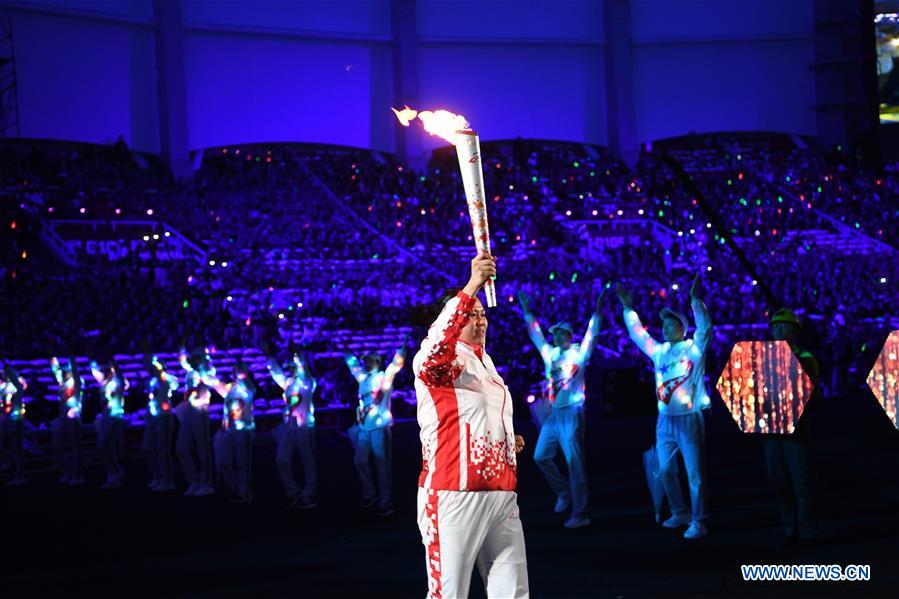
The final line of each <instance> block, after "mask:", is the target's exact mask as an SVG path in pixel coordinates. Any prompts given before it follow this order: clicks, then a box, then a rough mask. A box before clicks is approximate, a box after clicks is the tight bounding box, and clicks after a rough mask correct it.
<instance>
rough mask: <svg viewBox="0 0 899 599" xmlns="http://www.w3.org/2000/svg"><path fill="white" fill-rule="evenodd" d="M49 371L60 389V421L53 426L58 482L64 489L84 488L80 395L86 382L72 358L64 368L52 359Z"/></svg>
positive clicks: (68, 359) (63, 364) (66, 362)
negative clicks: (76, 368)
mask: <svg viewBox="0 0 899 599" xmlns="http://www.w3.org/2000/svg"><path fill="white" fill-rule="evenodd" d="M50 370H52V371H53V378H55V379H56V383H57V384H58V385H59V390H58V391H57V397H58V398H59V418H58V419H57V421H56V423H55V424H54V426H53V449H54V453H55V454H56V456H57V461H58V462H59V465H60V468H61V469H62V478H60V479H59V482H60V483H62V484H64V485H83V484H84V475H83V473H82V471H81V468H82V457H81V394H82V390H83V389H84V379H83V378H82V377H81V376H79V375H78V373H77V372H76V370H75V361H74V360H73V359H72V358H67V359H66V360H65V362H63V363H62V364H60V362H59V360H58V359H57V358H56V357H53V358H50ZM67 448H68V449H67Z"/></svg>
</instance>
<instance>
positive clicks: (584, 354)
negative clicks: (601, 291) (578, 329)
mask: <svg viewBox="0 0 899 599" xmlns="http://www.w3.org/2000/svg"><path fill="white" fill-rule="evenodd" d="M601 321H602V316H600V315H599V314H598V313H594V314H593V315H592V316H591V317H590V322H589V323H588V324H587V332H586V333H584V340H583V341H582V342H581V351H580V356H579V358H578V362H579V363H580V366H581V367H583V366H584V364H586V363H587V362H588V361H589V360H590V356H592V355H593V350H594V349H595V348H596V340H597V339H599V326H600V322H601Z"/></svg>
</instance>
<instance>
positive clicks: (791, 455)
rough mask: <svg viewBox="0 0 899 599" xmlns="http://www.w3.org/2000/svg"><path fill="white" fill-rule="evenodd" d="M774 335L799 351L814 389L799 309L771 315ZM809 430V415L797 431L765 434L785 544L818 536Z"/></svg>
mask: <svg viewBox="0 0 899 599" xmlns="http://www.w3.org/2000/svg"><path fill="white" fill-rule="evenodd" d="M769 328H770V330H771V336H772V337H774V339H776V340H778V341H786V342H787V343H789V344H790V349H792V350H793V353H794V354H795V355H796V358H797V359H798V360H799V363H800V364H801V365H802V369H803V370H804V371H805V373H806V374H807V375H808V377H809V378H810V379H811V380H812V382H813V383H814V384H815V388H816V390H815V392H814V393H813V394H812V397H811V398H810V399H812V400H813V399H814V397H815V395H817V394H818V391H817V386H818V380H819V378H820V370H819V368H818V360H816V359H815V356H813V355H812V354H811V352H809V351H808V350H806V349H803V348H802V347H800V345H799V344H798V338H799V333H800V332H801V331H802V322H801V321H800V320H799V317H798V316H796V313H795V312H793V311H792V310H790V309H788V308H781V309H780V310H778V311H777V312H775V313H774V314H773V315H772V316H771V321H770V322H769ZM809 445H810V430H809V425H808V418H804V419H802V420H800V421H799V424H798V425H797V427H796V431H795V432H794V433H792V434H789V435H764V437H763V441H762V446H763V447H764V450H765V464H766V465H767V467H768V479H769V480H770V481H771V486H772V487H773V488H774V495H775V498H776V500H777V505H778V507H779V508H780V515H781V519H782V520H783V524H784V544H785V545H795V544H799V543H803V544H808V543H810V542H812V541H813V540H814V539H815V537H816V536H817V532H818V531H817V525H816V523H815V510H814V496H813V493H812V484H811V466H810V462H809Z"/></svg>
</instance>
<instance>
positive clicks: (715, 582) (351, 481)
mask: <svg viewBox="0 0 899 599" xmlns="http://www.w3.org/2000/svg"><path fill="white" fill-rule="evenodd" d="M717 407H718V406H716V408H717ZM877 410H879V408H878V407H877V405H876V403H875V402H874V401H873V399H871V398H870V397H869V396H866V395H864V394H862V393H859V397H858V398H856V399H846V400H840V401H830V402H829V403H828V405H827V407H826V409H822V410H821V411H820V416H821V422H819V423H816V428H815V430H816V434H817V437H816V438H817V445H816V451H815V464H816V467H817V475H818V490H819V493H818V496H819V506H820V520H821V532H822V535H821V539H820V542H819V543H818V544H817V545H815V546H813V547H809V548H797V549H780V548H778V547H777V544H778V542H779V541H780V538H781V529H780V525H779V519H778V516H777V514H776V512H775V506H774V503H773V499H772V494H771V492H770V490H769V488H768V486H767V478H766V476H765V471H764V464H763V457H762V450H761V446H760V444H759V443H758V440H756V439H750V438H745V437H742V436H740V435H739V433H738V432H737V430H736V427H735V426H734V425H733V424H732V422H730V421H729V418H728V416H727V415H726V414H721V413H720V412H716V413H714V414H712V415H711V416H710V419H709V420H710V422H709V427H708V431H709V437H708V449H709V455H710V463H709V475H710V482H709V490H710V501H709V503H710V513H711V518H710V520H709V528H710V531H711V534H710V535H709V536H708V537H707V538H705V539H701V540H699V541H694V542H688V541H685V540H684V539H682V538H681V537H680V533H678V532H672V531H668V530H665V529H662V528H661V527H659V526H657V525H656V524H655V523H654V521H653V518H652V515H651V512H650V502H649V496H648V492H647V490H646V487H645V482H644V477H643V472H642V463H641V451H642V450H643V449H645V448H646V447H647V446H648V445H649V444H650V443H651V439H652V431H653V423H654V420H653V418H652V417H646V418H599V415H598V414H593V413H591V415H590V420H591V423H590V425H589V428H588V438H589V440H588V454H589V461H588V469H589V474H590V483H591V490H592V498H591V516H592V519H593V525H592V526H591V527H589V528H587V529H582V530H576V531H569V530H566V529H564V528H562V526H561V524H562V521H563V518H562V517H560V516H557V515H555V514H553V513H552V512H551V508H552V505H553V497H552V496H551V494H550V492H549V489H548V487H547V486H546V484H545V482H544V481H543V480H542V478H541V477H540V473H539V472H538V471H537V469H536V466H535V465H534V463H533V460H532V453H531V450H532V449H533V447H534V443H535V436H534V432H533V430H532V429H531V428H530V426H529V425H528V424H527V423H526V422H522V423H521V425H520V427H519V430H520V431H522V432H523V433H524V434H525V436H526V438H527V441H528V444H529V446H528V449H526V450H525V453H524V454H523V455H522V456H520V462H521V465H520V468H519V470H520V484H519V491H520V497H519V501H520V505H521V514H522V520H523V522H524V526H525V535H526V540H527V547H528V562H529V572H530V584H531V591H532V596H533V597H552V598H562V597H612V598H617V597H669V596H683V597H703V596H728V597H743V596H762V595H764V596H779V597H781V596H782V597H796V596H816V597H817V596H831V595H843V596H852V597H857V596H895V593H896V591H897V589H899V517H897V513H896V511H897V507H899V459H897V458H899V433H897V431H895V430H894V429H892V427H891V425H890V424H889V422H888V421H887V420H886V418H885V417H884V416H883V415H882V414H880V413H878V412H877ZM317 451H318V456H319V458H318V459H319V464H320V473H321V474H320V478H321V485H320V486H321V490H320V499H319V506H320V507H319V508H318V509H317V510H314V511H310V512H300V511H295V510H293V511H287V510H284V509H283V508H282V505H283V504H284V502H285V500H284V497H283V495H282V492H281V488H280V483H279V481H278V478H277V473H276V470H275V466H274V447H273V446H272V444H271V440H270V438H269V437H268V436H267V435H259V436H258V438H257V445H256V453H255V459H254V466H255V472H254V493H255V501H254V502H253V503H251V504H244V505H236V504H230V503H227V502H225V501H224V500H223V498H221V497H207V498H184V497H181V496H180V495H176V494H169V495H164V496H160V495H157V494H153V493H150V492H148V491H145V490H144V486H145V484H146V482H147V474H146V470H145V468H144V466H143V464H142V463H141V462H140V461H139V460H137V459H136V457H137V453H136V450H135V449H134V448H132V449H131V450H130V452H129V456H130V457H133V458H135V459H130V460H129V461H128V462H127V463H126V465H125V466H126V469H127V475H126V479H125V487H124V488H123V489H120V490H118V491H106V492H103V491H100V490H98V489H96V484H97V483H98V482H99V481H100V478H101V472H100V467H99V466H94V467H92V468H91V469H89V474H90V482H91V485H89V486H84V487H81V488H69V487H59V486H58V485H57V484H56V479H57V475H56V473H52V472H42V473H41V472H37V473H34V474H32V475H30V483H29V484H28V485H27V486H25V487H21V488H16V489H6V488H2V489H0V496H2V498H3V504H4V508H5V509H4V510H3V520H4V523H5V526H4V529H3V532H2V537H3V544H2V547H3V549H2V563H3V568H2V570H3V574H2V579H3V580H2V587H0V588H2V596H3V597H25V596H28V597H38V596H49V597H53V596H60V594H61V593H66V594H67V595H68V594H70V593H73V592H77V593H85V592H91V593H93V594H94V595H95V596H96V595H102V596H105V595H106V594H112V593H116V594H120V595H124V596H159V597H162V596H165V597H172V596H178V597H180V596H190V597H198V596H223V595H228V596H231V595H244V596H252V597H266V596H268V597H288V596H291V597H331V596H356V597H365V596H378V597H400V598H403V597H422V596H424V594H425V591H426V581H425V569H424V554H423V553H424V552H423V548H422V546H421V542H420V538H419V535H418V530H417V528H416V525H415V494H416V487H415V485H416V478H417V474H418V468H419V467H420V463H421V461H420V454H419V446H418V440H417V428H416V426H415V425H414V423H404V424H401V425H398V426H397V427H396V429H395V434H394V462H395V473H394V489H395V504H396V507H397V513H396V515H395V516H393V517H391V518H388V519H379V518H378V517H376V516H374V515H373V514H370V513H369V512H366V511H364V510H362V509H360V508H358V507H357V505H358V503H359V501H358V499H359V498H358V484H357V481H356V478H355V474H354V471H353V468H352V461H351V452H350V447H349V443H348V442H347V440H346V438H345V437H340V436H338V435H336V434H335V433H333V432H328V431H320V432H319V437H318V445H317ZM6 478H7V477H4V478H3V480H4V481H5V480H6ZM756 563H757V564H769V563H797V564H838V565H841V566H845V565H848V564H869V565H870V566H871V581H870V582H853V583H848V582H843V583H833V582H816V583H813V582H804V583H748V582H743V581H742V578H741V574H740V565H741V564H756ZM472 588H473V590H472V596H473V597H480V596H483V590H482V588H481V585H480V582H475V584H474V585H473V587H472Z"/></svg>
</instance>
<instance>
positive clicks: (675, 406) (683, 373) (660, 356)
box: [615, 275, 712, 539]
mask: <svg viewBox="0 0 899 599" xmlns="http://www.w3.org/2000/svg"><path fill="white" fill-rule="evenodd" d="M615 291H616V293H617V294H618V299H619V301H620V302H621V306H622V308H623V310H624V323H625V325H626V326H627V330H628V333H629V334H630V337H631V339H632V340H633V342H634V343H636V344H637V347H639V348H640V350H641V351H642V352H643V353H644V354H646V355H647V356H649V359H650V360H652V363H653V366H654V367H655V380H656V398H657V400H658V403H657V405H658V409H659V416H658V421H657V422H656V451H657V453H658V456H659V477H660V478H661V480H662V485H663V486H664V487H665V493H666V494H667V495H668V503H669V504H670V505H671V511H672V516H671V517H670V518H668V519H667V520H665V522H663V523H662V526H664V527H666V528H679V527H681V526H687V527H688V528H687V531H686V532H685V533H684V538H685V539H698V538H700V537H703V536H705V535H706V534H708V529H707V528H706V526H705V519H706V517H707V514H706V510H705V497H706V489H705V419H704V417H703V415H702V411H703V410H707V409H708V408H709V407H710V406H711V400H710V399H709V394H708V392H707V391H706V388H705V381H704V376H705V354H706V350H707V349H708V346H709V338H710V337H711V331H712V322H711V319H710V318H709V312H708V308H706V305H705V303H704V302H703V301H702V300H701V299H700V298H699V275H696V278H695V279H694V280H693V285H692V286H691V287H690V303H691V305H692V307H693V318H694V320H695V321H696V333H695V334H694V335H693V339H686V338H685V336H686V333H687V329H688V328H689V321H688V320H687V317H686V316H684V315H683V314H681V313H680V312H676V311H674V310H672V309H671V308H664V309H663V310H662V311H661V312H660V313H659V316H660V317H661V318H662V335H663V336H664V338H665V342H664V343H659V342H658V341H656V340H655V339H653V338H652V337H651V336H650V334H649V333H648V332H647V331H646V327H644V326H643V323H642V322H640V317H639V316H637V313H636V312H635V311H634V309H633V301H632V296H631V292H630V290H628V289H625V288H624V286H623V285H621V283H618V284H617V285H616V287H615ZM678 451H679V452H680V453H681V455H682V456H683V458H684V464H685V465H686V468H687V479H688V481H689V483H690V502H691V505H692V515H691V512H690V510H688V509H687V506H686V504H685V503H684V498H683V494H682V493H681V487H680V481H679V480H678V478H677V475H676V474H675V472H676V470H674V464H675V463H676V462H675V460H676V459H677V452H678Z"/></svg>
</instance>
